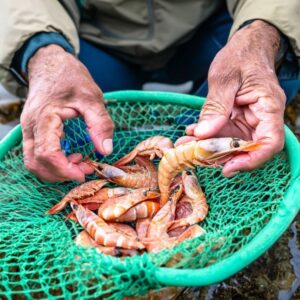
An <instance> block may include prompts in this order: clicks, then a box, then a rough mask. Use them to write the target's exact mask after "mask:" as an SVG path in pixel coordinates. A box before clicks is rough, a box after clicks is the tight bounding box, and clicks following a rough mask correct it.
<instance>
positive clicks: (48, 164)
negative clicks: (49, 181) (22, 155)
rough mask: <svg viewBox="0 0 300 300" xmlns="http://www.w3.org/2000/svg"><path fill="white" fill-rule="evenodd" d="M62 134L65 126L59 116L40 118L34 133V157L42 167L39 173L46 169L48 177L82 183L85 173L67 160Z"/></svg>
mask: <svg viewBox="0 0 300 300" xmlns="http://www.w3.org/2000/svg"><path fill="white" fill-rule="evenodd" d="M62 134H63V124H62V120H61V118H60V117H59V116H58V115H56V114H52V115H46V116H40V119H39V122H38V124H36V130H35V133H34V155H35V159H36V161H37V163H38V165H39V166H40V169H39V170H37V172H39V173H40V172H42V169H43V168H45V169H46V170H47V172H46V176H47V177H54V178H57V179H60V181H61V180H62V179H63V181H65V180H77V181H79V182H82V181H84V179H85V175H84V173H83V172H82V171H81V169H80V168H79V167H78V165H76V164H74V163H73V162H71V161H69V160H68V159H67V157H66V156H65V155H64V154H63V152H62V150H61V148H60V139H61V136H62Z"/></svg>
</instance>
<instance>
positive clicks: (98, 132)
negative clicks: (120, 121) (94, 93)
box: [80, 103, 114, 155]
mask: <svg viewBox="0 0 300 300" xmlns="http://www.w3.org/2000/svg"><path fill="white" fill-rule="evenodd" d="M80 113H81V114H82V116H83V117H84V120H85V122H86V125H87V130H88V132H89V135H90V137H91V139H92V142H93V144H94V146H95V148H96V150H97V151H99V152H100V153H101V154H103V155H109V154H110V153H111V152H112V151H113V141H112V137H113V131H114V123H113V121H112V119H111V117H110V116H109V114H108V112H107V110H106V109H105V106H104V105H103V104H102V103H93V104H91V105H89V106H84V107H82V108H80Z"/></svg>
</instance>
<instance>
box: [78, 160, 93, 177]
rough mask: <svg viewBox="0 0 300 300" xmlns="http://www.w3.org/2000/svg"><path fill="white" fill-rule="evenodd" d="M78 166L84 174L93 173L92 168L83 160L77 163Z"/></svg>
mask: <svg viewBox="0 0 300 300" xmlns="http://www.w3.org/2000/svg"><path fill="white" fill-rule="evenodd" d="M78 167H79V168H80V170H81V171H82V172H83V173H84V174H86V175H90V174H93V173H94V168H92V167H91V166H90V165H88V164H87V163H85V162H80V163H79V164H78Z"/></svg>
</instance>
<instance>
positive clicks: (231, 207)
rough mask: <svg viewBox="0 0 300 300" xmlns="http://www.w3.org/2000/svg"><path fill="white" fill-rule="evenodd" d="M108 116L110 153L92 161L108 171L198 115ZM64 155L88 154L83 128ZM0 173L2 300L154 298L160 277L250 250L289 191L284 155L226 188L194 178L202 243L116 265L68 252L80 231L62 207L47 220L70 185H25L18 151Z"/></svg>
mask: <svg viewBox="0 0 300 300" xmlns="http://www.w3.org/2000/svg"><path fill="white" fill-rule="evenodd" d="M107 107H108V110H109V113H110V115H111V116H112V118H113V120H114V122H115V125H116V130H115V133H114V152H113V154H112V155H110V156H108V157H104V158H102V157H101V156H100V155H99V154H97V153H94V154H93V155H92V158H93V159H98V160H99V159H102V161H105V162H108V163H111V162H113V161H115V160H117V159H119V158H120V157H122V156H123V155H124V154H126V153H128V152H129V151H130V150H131V149H132V148H133V147H134V146H135V145H136V144H137V143H138V142H140V141H142V140H144V139H146V138H148V137H150V136H153V135H165V136H168V137H170V138H171V139H172V140H173V141H175V140H176V139H177V138H178V137H180V136H182V135H184V130H185V127H186V125H187V124H190V123H193V122H196V121H197V118H198V114H199V110H197V109H191V108H190V106H188V105H184V104H166V103H164V104H163V103H142V102H141V103H139V102H126V101H122V102H118V101H111V102H110V103H108V105H107ZM62 147H63V148H64V150H65V152H66V153H67V154H70V153H74V152H80V153H82V154H83V155H87V154H88V153H89V152H90V151H91V150H92V149H93V145H92V143H91V141H90V138H89V135H88V134H87V131H86V126H85V123H84V121H83V120H82V119H80V118H78V119H73V120H69V121H67V122H66V123H65V138H64V140H63V141H62ZM0 173H1V184H0V199H1V200H0V203H1V205H0V223H1V225H0V228H1V229H0V298H1V299H30V298H37V299H51V298H54V297H56V299H68V298H73V299H74V298H78V299H95V298H99V299H101V298H107V299H123V297H125V296H133V295H134V296H138V295H142V294H145V293H147V292H148V291H149V290H150V289H159V288H160V287H162V283H161V281H159V280H158V279H157V277H156V272H157V270H159V269H160V267H166V269H163V270H164V271H165V272H168V268H173V269H174V268H175V269H190V271H191V272H193V270H194V269H201V268H206V267H208V266H210V265H213V264H216V263H218V262H220V261H222V260H224V259H226V258H228V257H230V256H231V255H232V254H233V253H235V252H237V251H238V250H239V249H241V248H242V247H244V246H245V245H247V244H248V243H250V242H251V240H252V239H253V238H254V237H255V236H256V235H257V234H258V233H259V232H260V231H261V230H262V228H264V227H265V226H266V224H267V223H268V222H269V220H270V218H271V217H272V216H273V215H274V214H276V213H277V211H278V207H279V205H280V203H281V202H282V201H283V198H284V194H285V191H286V189H287V187H288V186H289V181H290V167H289V163H288V161H287V159H286V156H285V154H284V152H282V153H280V154H278V155H276V156H275V158H274V159H273V160H272V161H270V162H268V163H267V164H266V165H265V166H264V167H263V168H261V169H258V170H255V171H253V172H250V173H244V174H239V175H238V177H234V178H232V179H227V178H224V177H223V176H222V174H221V169H219V168H213V167H207V168H197V170H196V173H197V176H198V179H199V183H200V185H201V187H202V188H203V190H204V192H205V194H206V197H207V201H208V204H209V215H208V216H207V218H206V219H205V220H204V221H203V222H202V223H201V226H202V227H204V228H205V230H206V231H207V234H205V235H203V236H201V237H199V238H196V239H193V240H188V241H185V242H184V243H182V244H179V245H178V246H177V247H175V248H173V249H171V250H169V251H166V250H163V251H162V252H160V253H158V254H147V253H145V254H143V255H141V256H133V257H127V258H116V257H110V256H106V255H103V254H100V253H98V252H96V251H95V250H94V249H92V248H89V249H87V248H82V247H80V246H76V245H75V244H74V242H73V240H74V238H75V237H76V235H77V234H78V233H79V232H80V231H81V230H82V229H81V227H80V225H78V224H75V223H74V222H72V221H70V220H66V219H65V215H66V214H67V213H69V212H70V207H67V208H66V209H65V210H64V211H62V212H61V213H59V214H57V215H45V212H46V211H47V210H48V209H49V208H50V207H51V206H53V205H54V204H55V203H57V202H58V201H59V200H60V199H61V198H62V195H61V193H60V192H59V191H61V192H63V193H66V192H68V191H69V190H70V189H71V188H73V187H75V186H76V185H77V184H78V183H76V182H69V183H53V184H50V183H45V182H42V181H40V180H38V179H37V178H36V177H35V176H33V175H31V174H30V173H29V172H28V171H27V170H26V169H25V167H24V165H23V161H22V144H21V142H20V143H19V144H17V145H16V146H14V147H13V148H12V149H10V151H8V152H7V154H6V156H5V158H4V159H3V160H2V161H1V162H0ZM92 178H94V177H93V176H91V177H89V179H92ZM191 274H192V273H191Z"/></svg>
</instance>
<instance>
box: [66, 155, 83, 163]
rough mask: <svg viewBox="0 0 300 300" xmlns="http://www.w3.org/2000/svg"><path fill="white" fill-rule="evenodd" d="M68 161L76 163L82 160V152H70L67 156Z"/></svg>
mask: <svg viewBox="0 0 300 300" xmlns="http://www.w3.org/2000/svg"><path fill="white" fill-rule="evenodd" d="M67 158H68V161H69V162H71V163H73V164H78V163H80V162H81V161H82V158H83V157H82V154H81V153H72V154H70V155H69V156H68V157H67Z"/></svg>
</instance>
